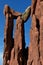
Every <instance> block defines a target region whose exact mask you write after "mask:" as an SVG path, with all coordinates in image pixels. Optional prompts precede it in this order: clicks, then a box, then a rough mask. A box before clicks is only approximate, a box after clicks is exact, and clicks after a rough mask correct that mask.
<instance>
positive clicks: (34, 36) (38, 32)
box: [27, 0, 43, 65]
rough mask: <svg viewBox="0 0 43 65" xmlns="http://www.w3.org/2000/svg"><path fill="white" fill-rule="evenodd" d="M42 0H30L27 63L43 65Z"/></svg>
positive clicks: (28, 64)
mask: <svg viewBox="0 0 43 65" xmlns="http://www.w3.org/2000/svg"><path fill="white" fill-rule="evenodd" d="M42 11H43V0H32V7H31V16H32V24H31V30H30V46H29V51H28V61H27V65H43V12H42Z"/></svg>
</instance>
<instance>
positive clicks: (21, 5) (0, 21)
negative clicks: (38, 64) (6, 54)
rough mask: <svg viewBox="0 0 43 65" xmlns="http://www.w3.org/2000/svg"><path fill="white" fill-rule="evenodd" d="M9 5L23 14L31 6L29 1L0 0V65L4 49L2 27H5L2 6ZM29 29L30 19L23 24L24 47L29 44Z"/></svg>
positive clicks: (0, 64)
mask: <svg viewBox="0 0 43 65" xmlns="http://www.w3.org/2000/svg"><path fill="white" fill-rule="evenodd" d="M5 4H7V5H9V6H10V7H11V8H12V9H14V10H15V11H18V12H21V13H23V12H24V11H25V9H26V8H27V7H28V6H30V5H31V0H0V65H2V55H3V48H4V42H3V39H4V25H5V16H4V14H3V9H4V5H5ZM30 27H31V18H29V19H28V20H27V22H26V23H25V40H26V46H28V45H29V43H30Z"/></svg>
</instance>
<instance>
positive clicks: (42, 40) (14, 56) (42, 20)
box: [3, 0, 43, 65]
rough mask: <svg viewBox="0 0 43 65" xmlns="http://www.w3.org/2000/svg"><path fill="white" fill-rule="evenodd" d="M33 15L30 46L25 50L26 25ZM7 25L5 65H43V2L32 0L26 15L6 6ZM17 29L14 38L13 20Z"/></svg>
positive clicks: (5, 33) (5, 31) (41, 0)
mask: <svg viewBox="0 0 43 65" xmlns="http://www.w3.org/2000/svg"><path fill="white" fill-rule="evenodd" d="M30 14H31V18H32V23H31V29H30V45H29V47H28V48H25V44H26V43H25V30H24V23H25V22H26V21H27V19H29V17H30ZM4 15H5V17H6V25H5V30H4V55H3V65H43V0H32V6H31V7H29V8H27V9H26V11H25V13H23V14H21V13H19V12H15V11H14V10H12V9H11V8H10V7H9V6H7V5H6V6H5V9H4ZM14 19H16V29H15V32H14V38H13V25H14V22H13V20H14Z"/></svg>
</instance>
